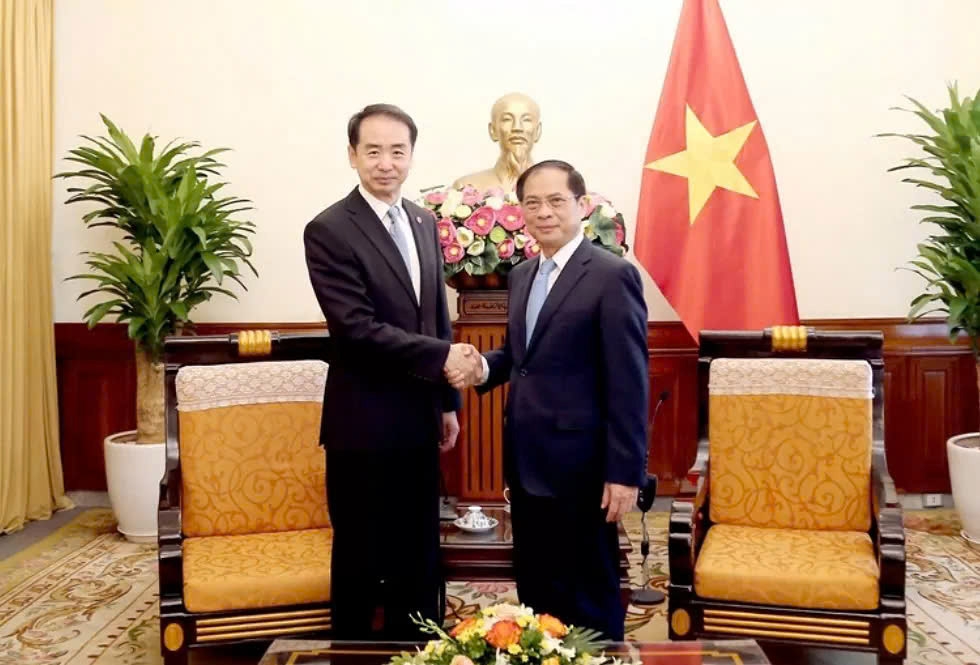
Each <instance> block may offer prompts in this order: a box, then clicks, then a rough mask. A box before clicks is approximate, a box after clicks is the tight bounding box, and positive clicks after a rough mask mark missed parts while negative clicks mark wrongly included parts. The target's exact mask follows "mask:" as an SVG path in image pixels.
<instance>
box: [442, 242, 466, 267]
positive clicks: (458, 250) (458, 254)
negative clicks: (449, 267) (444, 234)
mask: <svg viewBox="0 0 980 665" xmlns="http://www.w3.org/2000/svg"><path fill="white" fill-rule="evenodd" d="M442 256H443V258H445V259H446V263H459V262H460V261H462V260H463V257H464V256H466V250H464V249H463V246H462V245H460V244H459V243H458V242H456V241H455V240H453V241H452V242H451V243H450V244H448V245H446V246H445V247H443V248H442Z"/></svg>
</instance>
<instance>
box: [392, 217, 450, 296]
mask: <svg viewBox="0 0 980 665" xmlns="http://www.w3.org/2000/svg"><path fill="white" fill-rule="evenodd" d="M402 207H403V208H404V209H405V214H406V215H408V225H409V226H410V227H411V228H412V236H413V237H414V238H415V246H416V247H418V250H419V303H418V305H419V307H421V306H422V302H423V301H425V300H426V296H434V295H435V289H436V288H438V286H439V279H440V278H441V277H442V275H439V274H437V273H438V266H439V263H438V261H437V260H436V245H435V240H434V239H433V236H432V235H431V234H429V233H428V228H427V227H426V225H425V217H426V216H428V215H429V213H428V211H425V210H420V209H419V208H418V207H417V206H416V205H415V204H413V203H411V202H410V201H406V200H405V199H402ZM433 282H435V283H433ZM413 293H414V292H413ZM433 302H435V301H434V300H433Z"/></svg>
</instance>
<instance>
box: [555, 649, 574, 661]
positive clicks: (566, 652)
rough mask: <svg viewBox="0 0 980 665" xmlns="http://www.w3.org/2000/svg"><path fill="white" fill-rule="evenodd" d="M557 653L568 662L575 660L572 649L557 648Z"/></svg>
mask: <svg viewBox="0 0 980 665" xmlns="http://www.w3.org/2000/svg"><path fill="white" fill-rule="evenodd" d="M557 651H558V653H560V654H561V655H563V656H564V657H565V658H567V659H568V660H575V649H574V648H571V649H569V648H568V647H558V649H557Z"/></svg>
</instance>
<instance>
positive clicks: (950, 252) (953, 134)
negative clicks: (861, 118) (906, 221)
mask: <svg viewBox="0 0 980 665" xmlns="http://www.w3.org/2000/svg"><path fill="white" fill-rule="evenodd" d="M948 92H949V106H948V107H947V108H944V109H941V110H940V111H939V112H938V114H937V113H932V112H931V111H929V110H928V109H927V108H926V107H925V106H923V105H922V104H921V103H919V102H918V101H916V100H914V99H910V101H911V102H912V103H913V104H914V106H915V108H914V109H911V112H912V113H914V114H915V115H916V116H918V117H919V118H920V119H921V120H923V121H924V122H925V123H926V125H927V126H928V128H929V132H928V133H924V134H884V135H883V136H898V137H902V138H905V139H908V140H910V141H912V142H913V143H915V144H916V145H918V146H919V147H920V148H921V149H922V151H923V153H925V154H923V155H920V156H918V157H914V158H909V159H907V160H905V163H904V164H903V165H901V166H897V167H894V168H892V169H889V170H891V171H897V170H899V169H921V170H924V171H926V172H928V174H929V175H931V176H932V178H930V179H922V178H905V179H903V182H908V183H911V184H913V185H915V186H916V187H923V188H926V189H929V190H932V191H934V192H936V194H938V196H939V197H941V198H942V199H943V202H942V204H941V205H936V204H921V205H914V206H912V208H913V209H915V210H922V211H924V212H926V213H928V216H926V217H924V218H923V219H922V222H923V223H926V224H932V225H934V226H935V227H936V229H935V230H934V232H933V233H932V234H931V235H930V236H929V237H928V238H927V239H926V240H925V241H924V242H922V243H921V244H919V246H918V250H919V255H918V257H917V258H916V260H914V261H912V262H911V265H912V268H911V270H912V271H913V272H915V273H917V274H919V275H920V276H921V277H922V278H923V279H925V280H926V289H925V292H924V293H922V294H921V295H919V296H918V297H916V298H915V299H914V300H913V301H912V303H911V311H910V312H909V319H910V320H915V319H918V318H920V317H922V316H925V315H926V314H931V313H937V312H938V313H942V314H943V315H944V316H945V318H946V320H947V323H948V327H949V335H950V341H951V342H953V341H955V340H956V339H957V338H958V337H959V336H960V335H965V336H966V338H967V339H968V340H969V342H970V347H971V348H972V349H973V354H974V361H975V362H978V363H980V349H978V338H980V95H978V96H977V97H973V98H970V97H966V98H964V99H962V100H961V99H960V97H959V92H958V91H957V86H956V84H955V83H954V84H952V85H949V86H948ZM901 110H908V109H901ZM978 370H980V365H978ZM978 385H980V373H978ZM946 454H947V458H948V462H949V474H950V484H951V486H952V491H953V502H954V504H955V505H956V509H957V512H958V513H959V516H960V521H961V522H962V524H963V536H964V537H965V538H966V539H968V540H970V541H973V542H975V543H977V544H980V488H978V486H977V482H976V479H977V478H980V433H977V432H968V433H964V434H960V435H958V436H954V437H952V438H951V439H949V440H948V441H947V442H946Z"/></svg>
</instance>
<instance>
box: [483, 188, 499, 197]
mask: <svg viewBox="0 0 980 665" xmlns="http://www.w3.org/2000/svg"><path fill="white" fill-rule="evenodd" d="M485 194H486V196H487V198H488V199H489V198H491V197H494V196H496V197H497V198H498V199H502V198H504V190H502V189H501V188H500V187H491V188H490V189H488V190H487V191H486V192H485Z"/></svg>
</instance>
